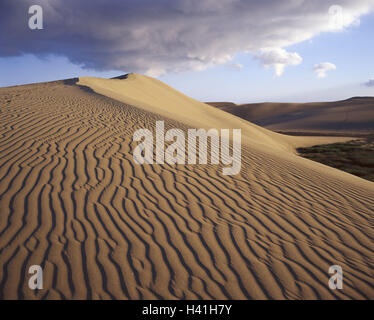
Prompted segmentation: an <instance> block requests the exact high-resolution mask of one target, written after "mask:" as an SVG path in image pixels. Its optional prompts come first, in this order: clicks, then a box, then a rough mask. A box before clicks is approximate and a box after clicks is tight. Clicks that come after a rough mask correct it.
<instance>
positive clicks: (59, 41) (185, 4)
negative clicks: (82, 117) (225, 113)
mask: <svg viewBox="0 0 374 320" xmlns="http://www.w3.org/2000/svg"><path fill="white" fill-rule="evenodd" d="M35 4H36V5H39V6H40V8H41V9H42V14H41V17H42V19H40V15H38V13H39V12H38V11H33V10H31V11H30V13H29V10H30V7H31V6H32V5H35ZM34 9H35V8H34ZM35 10H36V9H35ZM30 24H31V25H30ZM40 26H41V27H42V29H38V28H39V27H40ZM373 31H374V0H334V1H330V0H264V1H254V0H157V1H156V0H152V1H151V0H136V1H135V0H127V1H122V2H118V1H115V0H106V1H104V0H91V1H74V0H64V1H62V0H38V1H37V0H33V1H31V0H19V1H13V0H1V2H0V87H5V86H12V85H20V84H27V83H34V82H42V81H53V80H58V79H66V78H72V77H79V76H95V77H104V78H110V77H114V76H118V75H121V74H124V73H129V72H136V73H141V74H146V75H149V76H153V77H157V78H158V79H160V80H161V81H164V82H166V83H167V84H169V85H171V86H172V87H174V88H176V89H177V90H180V91H181V92H183V93H185V94H187V95H189V96H191V97H193V98H195V99H198V100H201V101H232V102H236V103H249V102H262V101H280V102H308V101H333V100H342V99H346V98H349V97H352V96H374V59H373V57H374V41H373Z"/></svg>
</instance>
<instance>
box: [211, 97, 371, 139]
mask: <svg viewBox="0 0 374 320" xmlns="http://www.w3.org/2000/svg"><path fill="white" fill-rule="evenodd" d="M209 104H211V105H213V106H215V107H217V108H219V109H221V110H223V111H226V112H229V113H231V114H234V115H236V116H238V117H241V118H243V119H245V120H248V121H251V122H254V123H256V124H258V125H260V126H262V127H266V128H268V129H271V130H279V131H287V130H288V131H290V130H291V131H318V132H322V131H327V132H328V131H331V132H333V131H335V132H336V131H342V132H363V131H370V132H372V131H373V130H374V98H373V97H354V98H350V99H347V100H343V101H335V102H313V103H253V104H242V105H235V104H233V103H230V102H211V103H209Z"/></svg>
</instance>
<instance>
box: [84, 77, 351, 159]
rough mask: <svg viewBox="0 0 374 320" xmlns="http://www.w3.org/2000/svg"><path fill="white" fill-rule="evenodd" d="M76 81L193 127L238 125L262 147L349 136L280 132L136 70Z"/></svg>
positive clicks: (246, 140) (289, 147)
mask: <svg viewBox="0 0 374 320" xmlns="http://www.w3.org/2000/svg"><path fill="white" fill-rule="evenodd" d="M78 85H83V86H87V87H89V88H90V89H92V90H94V91H95V92H97V93H99V94H102V95H105V96H107V97H110V98H113V99H115V100H118V101H121V102H124V103H127V104H130V105H133V106H136V107H138V108H141V109H144V110H146V111H149V112H154V113H157V114H160V115H162V116H165V117H168V118H170V119H174V120H176V121H179V122H182V123H184V124H186V125H188V126H191V127H193V128H207V129H209V128H229V129H239V128H240V129H242V135H243V137H244V138H243V141H244V143H252V144H253V143H258V144H263V145H264V146H265V147H266V148H274V149H277V150H280V151H291V152H292V151H294V149H295V148H296V147H307V146H311V145H315V144H317V143H320V142H321V141H326V143H329V142H338V141H346V140H349V139H346V138H330V137H322V138H319V137H317V138H316V137H308V138H305V137H303V138H299V137H289V136H284V135H280V134H277V133H275V132H272V131H270V130H267V129H264V128H262V127H260V126H257V125H255V124H252V123H249V122H247V121H243V120H242V119H240V118H238V117H236V116H232V115H228V114H227V113H226V112H223V111H221V110H218V109H216V108H214V107H212V106H210V105H207V104H205V103H202V102H200V101H197V100H194V99H192V98H190V97H188V96H186V95H184V94H182V93H180V92H179V91H177V90H175V89H173V88H171V87H170V86H168V85H166V84H165V83H163V82H161V81H159V80H157V79H154V78H151V77H147V76H143V75H139V74H134V73H131V74H128V75H126V76H124V77H119V78H116V79H102V78H93V77H81V78H79V82H78Z"/></svg>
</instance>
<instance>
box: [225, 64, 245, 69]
mask: <svg viewBox="0 0 374 320" xmlns="http://www.w3.org/2000/svg"><path fill="white" fill-rule="evenodd" d="M225 66H226V67H227V68H229V69H232V70H237V71H240V70H241V69H243V65H242V64H241V63H231V62H230V63H226V65H225Z"/></svg>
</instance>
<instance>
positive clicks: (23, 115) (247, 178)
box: [0, 77, 374, 299]
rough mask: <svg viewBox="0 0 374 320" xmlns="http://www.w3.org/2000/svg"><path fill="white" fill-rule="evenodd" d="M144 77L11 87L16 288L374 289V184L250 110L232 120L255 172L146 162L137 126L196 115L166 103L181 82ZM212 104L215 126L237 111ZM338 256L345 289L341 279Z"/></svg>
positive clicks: (5, 163) (263, 294)
mask: <svg viewBox="0 0 374 320" xmlns="http://www.w3.org/2000/svg"><path fill="white" fill-rule="evenodd" d="M136 78H138V79H135V80H134V81H133V82H138V85H135V84H133V85H134V86H135V87H134V88H131V85H130V84H128V83H127V84H126V83H124V82H126V81H128V80H127V79H122V80H120V79H113V80H102V81H99V80H95V81H93V83H92V82H91V81H92V79H91V80H90V79H80V81H79V83H80V84H81V85H77V84H74V82H75V81H65V82H64V81H57V82H51V83H44V84H35V85H28V86H20V87H11V88H1V89H0V106H1V109H0V111H1V113H0V208H1V211H0V216H1V219H0V298H1V299H15V298H24V299H41V298H46V299H85V298H89V299H112V298H118V299H159V298H163V299H184V298H187V299H201V298H203V299H226V298H232V299H247V298H249V299H268V298H272V299H302V298H303V299H305V298H307V299H318V298H323V299H367V298H371V299H372V298H374V288H373V286H374V281H373V275H374V274H373V265H374V253H373V237H374V232H373V222H374V216H373V212H374V183H371V182H368V181H365V180H362V179H360V178H357V177H354V176H351V175H349V174H346V173H343V172H341V171H338V170H335V169H332V168H328V167H326V166H323V165H320V164H318V163H314V162H312V161H309V160H306V159H302V158H300V157H297V156H296V155H294V154H293V153H292V152H288V151H286V150H288V149H289V148H291V145H292V143H294V141H296V140H293V141H292V142H290V141H291V140H288V139H289V138H284V137H283V136H281V135H273V134H271V133H269V132H267V131H266V130H264V129H258V130H259V132H258V131H256V130H257V128H258V127H257V126H254V125H251V124H247V123H246V122H244V121H243V120H239V119H237V118H235V117H232V118H230V117H227V121H228V122H227V123H230V125H234V126H236V125H237V124H238V123H239V122H237V121H240V124H241V126H242V128H243V130H244V131H246V138H245V139H246V141H245V142H246V143H245V145H244V146H243V151H242V153H243V156H242V171H241V174H240V175H237V176H223V175H222V173H221V172H222V171H221V168H220V166H215V165H200V166H191V165H186V166H182V165H178V166H169V165H152V166H151V165H145V166H138V165H134V162H133V159H132V155H131V152H132V150H133V148H134V147H135V145H134V143H133V142H132V134H133V132H134V131H135V130H136V129H138V128H149V129H151V130H152V129H153V128H154V125H155V121H156V120H165V121H166V127H168V128H171V127H179V128H185V129H187V127H188V126H189V125H192V124H194V123H193V122H190V121H191V119H192V118H193V117H191V115H189V114H188V113H187V112H186V113H182V116H181V117H177V116H176V113H175V112H174V111H173V109H172V107H171V106H168V107H167V110H163V107H162V105H163V101H160V102H159V103H158V102H157V103H155V104H154V105H153V104H152V103H151V102H152V99H153V97H154V94H157V92H158V93H159V95H160V99H161V97H162V96H164V97H165V94H166V92H165V90H167V89H166V88H165V87H163V88H161V89H160V88H159V89H154V92H153V93H152V97H150V98H149V99H148V98H142V99H144V100H142V99H140V98H141V97H142V96H143V95H142V94H140V93H136V94H135V93H134V92H135V91H134V90H135V89H136V88H138V89H139V90H140V88H142V87H143V88H144V85H145V84H144V82H147V81H148V80H147V78H143V77H136ZM139 78H140V79H139ZM138 80H140V81H138ZM143 80H144V81H143ZM116 81H117V82H118V83H116ZM121 81H122V84H120V83H121ZM99 82H100V83H99ZM130 82H131V81H130ZM150 82H151V84H149V85H152V86H155V85H156V84H155V82H153V83H152V81H150ZM105 83H106V84H105ZM156 83H157V82H156ZM82 84H83V85H84V86H82ZM157 85H158V83H157ZM126 88H127V89H128V90H126V91H125V89H126ZM93 90H95V91H96V90H97V91H101V94H106V95H107V96H104V95H99V94H97V93H94V92H93ZM158 90H159V91H158ZM147 92H148V91H147V90H145V93H147ZM169 94H170V95H174V94H175V91H172V92H170V93H169ZM108 96H109V97H108ZM112 98H116V99H117V100H114V99H112ZM126 99H128V101H130V100H131V101H132V102H131V104H132V105H131V104H130V102H127V101H126ZM165 99H166V98H165ZM176 99H177V97H176ZM178 99H180V100H178V103H182V102H183V101H184V102H183V103H184V104H183V107H187V106H188V105H189V104H188V103H187V102H186V100H184V99H182V98H181V96H179V95H178ZM182 100H183V101H182ZM200 106H203V108H205V105H204V104H198V103H197V102H193V101H191V108H192V109H194V108H198V107H200ZM212 110H215V109H214V108H212ZM165 112H170V117H167V115H166V113H165ZM193 112H195V111H193ZM202 112H203V113H202V114H203V115H201V117H199V121H202V120H203V119H204V121H209V123H208V124H206V125H207V126H209V125H217V124H219V123H220V121H223V120H224V118H221V115H220V114H218V113H216V112H208V111H207V109H206V110H203V111H202ZM172 115H173V116H172ZM217 115H219V116H217ZM217 117H218V120H214V119H215V118H217ZM171 119H172V120H171ZM203 125H204V124H203ZM222 125H225V127H228V126H226V122H225V123H224V124H222ZM251 130H252V131H251ZM249 133H251V134H253V136H252V137H251V136H250V134H249ZM301 139H302V138H300V139H299V140H298V143H301V142H302V140H301ZM33 264H38V265H42V266H43V269H44V289H43V290H41V291H39V292H34V291H32V290H30V289H29V288H28V285H27V282H28V275H27V270H28V267H29V266H30V265H33ZM333 264H339V265H341V266H342V267H343V270H344V289H343V290H341V291H339V290H335V291H332V290H330V289H329V288H328V285H327V282H328V278H329V274H328V268H329V266H330V265H333Z"/></svg>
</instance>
